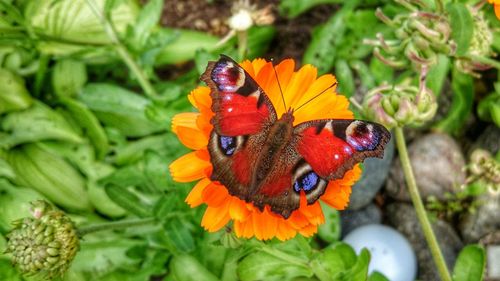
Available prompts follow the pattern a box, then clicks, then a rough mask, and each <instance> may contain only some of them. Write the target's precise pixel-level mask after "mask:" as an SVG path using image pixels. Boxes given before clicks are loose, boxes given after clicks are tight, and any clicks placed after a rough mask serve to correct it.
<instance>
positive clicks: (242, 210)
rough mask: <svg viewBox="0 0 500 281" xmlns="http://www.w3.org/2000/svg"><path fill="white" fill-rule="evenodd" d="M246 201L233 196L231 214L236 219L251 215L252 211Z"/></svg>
mask: <svg viewBox="0 0 500 281" xmlns="http://www.w3.org/2000/svg"><path fill="white" fill-rule="evenodd" d="M246 204H247V203H245V201H243V200H241V199H239V198H238V197H235V196H232V197H231V203H230V205H229V215H230V216H231V218H232V219H233V220H235V221H243V220H246V219H247V217H248V216H249V215H250V211H249V210H248V208H247V207H246Z"/></svg>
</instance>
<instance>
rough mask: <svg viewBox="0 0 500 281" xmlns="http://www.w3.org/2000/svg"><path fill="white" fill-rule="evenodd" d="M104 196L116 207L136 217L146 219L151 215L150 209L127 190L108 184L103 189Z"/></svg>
mask: <svg viewBox="0 0 500 281" xmlns="http://www.w3.org/2000/svg"><path fill="white" fill-rule="evenodd" d="M105 190H106V194H108V196H109V198H111V200H113V201H114V202H115V203H116V204H117V205H118V206H120V207H122V208H123V209H125V210H127V211H128V212H130V213H131V214H134V215H136V216H138V217H148V216H150V215H151V213H152V210H151V207H150V206H148V205H146V204H145V202H142V201H141V199H140V198H139V197H138V196H137V195H135V194H134V193H132V192H131V191H130V190H128V189H127V188H123V187H119V186H117V185H113V184H108V185H106V187H105Z"/></svg>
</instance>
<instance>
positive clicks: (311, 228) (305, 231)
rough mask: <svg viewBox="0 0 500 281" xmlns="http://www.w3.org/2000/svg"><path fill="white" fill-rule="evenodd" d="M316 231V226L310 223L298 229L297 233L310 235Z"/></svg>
mask: <svg viewBox="0 0 500 281" xmlns="http://www.w3.org/2000/svg"><path fill="white" fill-rule="evenodd" d="M316 232H318V226H317V225H312V224H310V225H307V226H306V227H304V228H302V229H300V230H299V233H300V234H301V235H302V236H304V237H311V236H313V235H314V233H316Z"/></svg>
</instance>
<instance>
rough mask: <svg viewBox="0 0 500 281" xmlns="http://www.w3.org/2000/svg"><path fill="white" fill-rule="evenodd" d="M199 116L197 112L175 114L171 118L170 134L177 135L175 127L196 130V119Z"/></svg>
mask: <svg viewBox="0 0 500 281" xmlns="http://www.w3.org/2000/svg"><path fill="white" fill-rule="evenodd" d="M199 115H200V114H199V113H197V112H184V113H179V114H176V115H175V116H174V117H173V118H172V132H174V133H176V134H177V127H180V126H181V127H186V128H192V129H196V128H198V126H197V125H196V119H197V118H198V116H199Z"/></svg>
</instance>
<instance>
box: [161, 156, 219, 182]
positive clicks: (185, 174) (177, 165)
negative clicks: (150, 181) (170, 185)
mask: <svg viewBox="0 0 500 281" xmlns="http://www.w3.org/2000/svg"><path fill="white" fill-rule="evenodd" d="M205 154H206V155H208V151H207V150H205V149H202V150H198V151H193V152H190V153H188V154H186V155H184V156H181V157H180V158H178V159H177V160H175V161H174V162H172V164H170V167H169V168H170V174H171V175H172V178H173V179H174V180H175V181H177V182H191V181H195V180H199V179H201V178H204V177H206V176H207V173H208V172H209V171H211V167H212V164H211V163H210V161H208V159H207V156H206V155H205Z"/></svg>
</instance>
